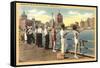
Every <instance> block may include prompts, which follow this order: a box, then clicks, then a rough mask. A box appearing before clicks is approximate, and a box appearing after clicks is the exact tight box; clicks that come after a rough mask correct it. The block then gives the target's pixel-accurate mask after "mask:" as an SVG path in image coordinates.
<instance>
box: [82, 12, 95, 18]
mask: <svg viewBox="0 0 100 68" xmlns="http://www.w3.org/2000/svg"><path fill="white" fill-rule="evenodd" d="M83 16H84V17H93V13H84V14H83Z"/></svg>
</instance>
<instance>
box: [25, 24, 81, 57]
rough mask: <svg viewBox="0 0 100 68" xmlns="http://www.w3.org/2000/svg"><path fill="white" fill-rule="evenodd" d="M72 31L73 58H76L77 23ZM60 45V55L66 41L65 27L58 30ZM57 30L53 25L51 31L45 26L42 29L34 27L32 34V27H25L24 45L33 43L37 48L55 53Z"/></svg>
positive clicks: (62, 26) (63, 51) (63, 52)
mask: <svg viewBox="0 0 100 68" xmlns="http://www.w3.org/2000/svg"><path fill="white" fill-rule="evenodd" d="M72 31H73V36H74V37H73V40H74V57H75V58H78V56H77V46H78V43H79V31H78V26H77V23H76V25H73V26H72ZM59 33H60V43H61V48H60V52H61V53H62V54H65V47H66V46H65V40H66V37H65V36H66V35H67V34H68V32H66V29H65V25H64V24H62V25H61V29H60V32H59ZM56 35H57V30H56V28H55V26H54V25H53V26H52V28H51V29H49V27H47V26H46V25H45V26H44V27H43V28H42V26H36V27H35V31H34V32H33V30H32V26H27V29H26V30H25V33H24V40H25V43H28V44H31V43H35V45H36V46H37V47H39V48H45V49H52V52H57V50H56V46H57V45H56V39H57V36H56ZM43 37H44V38H45V44H44V45H43Z"/></svg>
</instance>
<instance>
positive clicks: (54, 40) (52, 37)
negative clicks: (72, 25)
mask: <svg viewBox="0 0 100 68" xmlns="http://www.w3.org/2000/svg"><path fill="white" fill-rule="evenodd" d="M51 40H52V48H53V47H54V46H55V42H56V30H55V28H53V29H52V31H51Z"/></svg>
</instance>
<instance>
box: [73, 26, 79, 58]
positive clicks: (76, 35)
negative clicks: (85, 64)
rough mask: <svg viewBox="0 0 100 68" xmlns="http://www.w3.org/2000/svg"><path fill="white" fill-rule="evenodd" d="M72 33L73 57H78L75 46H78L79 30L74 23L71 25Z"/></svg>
mask: <svg viewBox="0 0 100 68" xmlns="http://www.w3.org/2000/svg"><path fill="white" fill-rule="evenodd" d="M73 34H74V46H75V51H74V58H76V59H78V56H77V46H78V42H79V32H78V31H77V26H76V25H73Z"/></svg>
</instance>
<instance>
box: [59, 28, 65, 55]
mask: <svg viewBox="0 0 100 68" xmlns="http://www.w3.org/2000/svg"><path fill="white" fill-rule="evenodd" d="M60 35H61V53H62V54H64V50H65V49H64V48H65V43H64V41H65V39H64V30H63V29H61V31H60Z"/></svg>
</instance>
